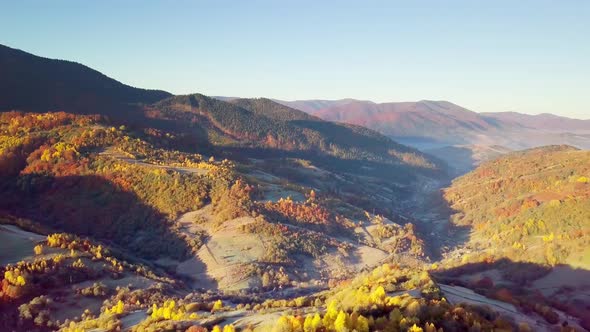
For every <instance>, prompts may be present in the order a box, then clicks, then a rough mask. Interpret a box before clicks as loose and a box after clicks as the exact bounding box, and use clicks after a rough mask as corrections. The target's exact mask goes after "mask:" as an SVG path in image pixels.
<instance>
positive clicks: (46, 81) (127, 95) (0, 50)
mask: <svg viewBox="0 0 590 332" xmlns="http://www.w3.org/2000/svg"><path fill="white" fill-rule="evenodd" d="M169 96H171V94H170V93H168V92H165V91H159V90H146V89H138V88H134V87H131V86H129V85H125V84H123V83H121V82H118V81H116V80H114V79H112V78H109V77H107V76H105V75H104V74H102V73H100V72H98V71H96V70H94V69H91V68H88V67H86V66H84V65H81V64H79V63H75V62H71V61H65V60H54V59H47V58H43V57H39V56H36V55H33V54H30V53H26V52H24V51H21V50H17V49H13V48H10V47H7V46H3V45H0V110H1V111H6V110H15V109H18V110H22V111H42V112H46V111H66V112H72V113H97V112H101V113H113V114H114V113H115V112H114V111H115V110H117V109H118V106H120V105H121V104H129V103H153V102H155V101H158V100H160V99H163V98H166V97H169Z"/></svg>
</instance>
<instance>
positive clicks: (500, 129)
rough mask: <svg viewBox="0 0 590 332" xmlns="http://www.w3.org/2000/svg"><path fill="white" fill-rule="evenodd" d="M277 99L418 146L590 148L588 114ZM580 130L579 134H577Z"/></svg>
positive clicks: (446, 104) (427, 103)
mask: <svg viewBox="0 0 590 332" xmlns="http://www.w3.org/2000/svg"><path fill="white" fill-rule="evenodd" d="M282 103H284V104H286V105H291V106H292V107H296V108H297V107H299V108H300V109H302V110H304V111H307V112H309V113H310V114H313V115H315V116H318V117H320V118H322V119H325V120H330V121H338V122H345V123H353V124H357V125H362V126H366V127H368V128H371V129H374V130H377V131H379V132H381V133H383V134H384V135H387V136H390V137H394V138H395V139H397V140H399V141H400V142H403V143H405V144H409V145H412V146H415V147H418V148H420V149H429V148H436V147H442V146H445V145H456V144H459V145H474V144H476V145H500V146H504V147H507V148H510V149H523V148H530V147H534V146H542V145H547V144H571V145H574V146H578V147H580V148H590V140H589V137H588V136H587V135H588V134H590V121H589V120H577V119H569V118H565V117H560V116H556V115H552V114H541V115H526V114H520V113H514V112H504V113H502V112H500V113H476V112H473V111H470V110H468V109H466V108H463V107H461V106H458V105H455V104H453V103H450V102H447V101H427V100H423V101H418V102H399V103H373V102H370V101H358V100H348V99H345V100H338V101H333V102H328V101H322V103H318V101H316V100H310V101H307V102H305V101H297V102H284V101H283V102H282ZM318 105H319V106H318ZM316 106H317V107H316ZM580 134H581V135H582V136H578V135H580Z"/></svg>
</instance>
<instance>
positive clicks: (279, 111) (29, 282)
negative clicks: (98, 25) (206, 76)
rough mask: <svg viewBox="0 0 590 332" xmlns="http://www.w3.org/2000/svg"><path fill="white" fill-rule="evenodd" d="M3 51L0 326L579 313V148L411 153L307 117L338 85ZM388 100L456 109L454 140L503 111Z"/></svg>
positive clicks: (568, 316) (584, 297)
mask: <svg viewBox="0 0 590 332" xmlns="http://www.w3.org/2000/svg"><path fill="white" fill-rule="evenodd" d="M0 51H1V52H0V65H1V66H2V67H0V68H6V67H8V65H7V64H9V63H10V64H13V65H12V66H11V67H10V70H6V71H5V73H6V75H3V76H1V77H0V83H1V84H0V87H2V86H5V87H10V89H12V90H10V89H8V88H7V90H4V94H3V95H2V96H1V97H2V98H1V100H2V103H0V107H1V109H0V110H1V111H2V112H1V113H0V180H1V181H0V195H1V197H2V199H1V200H0V263H1V266H0V272H1V274H0V277H1V278H2V281H1V289H0V329H1V330H7V331H11V330H23V331H53V330H60V331H66V332H67V331H119V330H125V331H191V332H194V331H208V330H211V331H215V332H220V331H223V332H232V331H277V332H282V331H296V332H303V331H305V332H308V331H338V332H341V331H357V332H365V331H367V332H368V331H412V332H419V331H429V332H430V331H441V330H442V331H583V330H584V329H588V328H589V326H590V325H589V324H590V320H589V317H590V307H589V306H588V304H589V303H590V302H589V298H590V293H589V291H590V284H589V283H588V280H590V278H589V275H588V273H589V272H588V270H587V269H590V256H589V254H590V252H589V251H588V249H587V248H588V245H589V244H590V243H589V241H590V223H589V221H590V215H589V213H590V206H589V204H590V180H589V179H588V178H589V177H590V168H589V167H588V165H590V154H589V152H588V151H585V150H580V149H578V148H575V147H572V146H568V145H553V146H546V147H538V148H533V149H527V150H524V151H516V150H521V149H522V146H520V147H517V146H514V145H511V144H506V145H510V147H504V146H503V145H488V144H479V143H480V142H479V141H476V142H473V141H471V140H469V142H463V141H461V142H459V141H452V142H451V141H445V144H447V143H452V145H453V146H449V145H440V146H438V145H436V144H433V145H430V146H428V149H426V148H424V147H425V146H426V145H428V144H430V143H433V142H435V141H436V140H435V137H423V138H421V139H419V140H417V141H418V142H421V143H425V144H426V145H423V146H422V148H423V149H422V150H423V151H420V150H418V149H416V148H412V147H409V146H406V145H403V144H400V142H397V141H395V140H392V139H391V138H390V137H389V136H394V135H393V134H394V133H393V132H383V131H382V132H381V133H379V132H378V131H374V130H372V129H368V128H365V127H362V126H360V125H363V126H367V127H372V126H371V125H370V123H354V121H351V122H353V123H352V124H350V123H340V122H331V121H327V120H324V119H322V118H323V117H324V116H320V117H317V116H316V115H320V114H327V113H326V112H327V111H323V109H324V108H325V107H328V106H327V105H331V103H329V102H328V101H322V102H319V101H318V102H315V103H313V105H312V106H313V107H312V106H309V103H303V102H300V103H299V104H297V105H292V106H294V107H300V108H301V107H304V106H302V105H308V106H307V107H308V109H304V111H305V112H304V111H300V110H297V109H295V108H291V107H290V106H285V105H284V103H277V102H275V101H273V100H271V99H266V98H256V99H249V98H220V97H217V98H212V97H208V96H205V95H202V94H189V95H174V96H173V95H171V94H168V93H166V92H163V91H158V90H143V89H136V88H133V87H130V86H127V85H124V84H122V83H120V82H117V81H115V80H112V79H110V78H108V77H106V76H104V75H102V74H100V73H98V72H95V71H93V70H91V69H90V68H88V67H84V66H82V65H79V64H76V63H72V62H67V61H62V60H51V59H45V58H39V57H36V56H34V55H31V54H28V53H25V52H22V51H19V50H14V49H10V48H8V47H3V46H0ZM31 66H38V67H39V71H38V74H39V77H40V78H31V77H30V76H27V75H22V76H21V74H22V71H26V70H27V68H31ZM19 68H20V69H19ZM64 68H67V70H66V69H64ZM19 70H20V71H21V72H19ZM56 72H57V73H60V75H56V76H57V77H56V78H55V80H56V81H57V82H53V80H51V79H50V78H51V77H53V75H54V73H56ZM68 72H70V73H72V72H73V73H76V74H75V75H74V76H78V77H84V78H85V79H84V80H73V79H71V77H68V76H67V73H68ZM13 81H18V82H19V83H18V85H14V84H11V83H10V82H13ZM47 81H49V82H50V83H51V84H50V83H47ZM44 82H45V83H44ZM20 89H24V90H26V91H28V92H29V93H30V94H31V95H33V96H35V95H39V96H41V97H39V98H37V99H35V100H34V102H33V101H30V100H28V99H26V98H22V94H18V93H16V92H15V90H19V91H20ZM45 90H47V91H50V95H51V98H44V97H43V96H45V95H44V94H43V93H42V91H45ZM87 94H91V95H92V98H86V97H88V95H87ZM83 96H86V97H83ZM351 102H354V103H355V105H357V107H359V108H360V107H361V106H362V104H363V102H358V101H350V100H347V101H340V102H339V103H335V104H332V105H331V106H329V107H333V108H337V107H343V105H348V103H351ZM358 105H360V106H358ZM372 107H373V108H374V112H375V113H376V114H377V113H378V114H380V112H384V111H383V110H381V108H382V106H378V105H373V106H372ZM383 107H385V106H383ZM391 107H393V108H394V109H400V108H401V109H405V108H406V107H410V108H412V109H413V110H414V111H412V112H411V113H417V114H424V112H427V111H428V112H434V113H437V116H439V117H440V118H438V120H440V121H442V119H447V118H444V117H442V115H446V116H447V117H453V118H455V120H454V121H456V123H461V124H462V125H461V126H458V127H455V126H454V125H451V124H448V126H446V127H445V126H440V124H439V125H438V127H437V128H438V129H437V130H439V131H438V133H440V131H441V130H446V131H449V130H450V129H449V128H451V129H453V128H454V129H456V130H453V131H454V132H453V133H448V134H449V136H448V137H446V138H449V139H450V137H451V136H453V135H459V134H460V135H463V137H468V136H469V135H471V134H472V133H473V131H477V132H481V131H486V130H490V131H496V130H497V128H499V127H502V126H503V125H500V124H499V123H497V122H494V121H491V120H490V119H491V118H488V117H486V118H485V119H483V120H482V116H481V115H479V114H476V113H474V112H471V113H470V111H468V110H461V112H463V113H461V114H463V115H465V114H467V115H465V116H467V117H468V119H465V118H456V114H457V112H456V111H457V110H456V109H455V107H458V106H456V105H453V104H450V103H447V102H420V103H418V104H412V105H408V104H403V105H393V106H391ZM320 108H321V109H320ZM320 111H321V112H320ZM306 112H308V113H309V114H308V113H306ZM347 112H348V111H346V112H345V111H342V112H340V113H338V114H340V115H339V118H338V119H333V120H338V121H342V122H349V121H348V120H347V118H346V116H347ZM394 113H395V112H394ZM472 113H473V114H472ZM415 115H416V114H413V115H412V116H415ZM386 118H387V117H386ZM380 119H383V118H380ZM412 119H414V120H413V122H412V123H414V124H415V125H416V126H418V125H420V126H423V125H424V124H426V123H429V122H428V121H426V120H420V121H418V120H416V119H415V118H412ZM447 120H448V119H447ZM447 120H445V121H447ZM465 121H467V122H468V123H470V125H469V126H468V127H470V128H471V129H470V130H471V131H469V134H465V126H464V124H465ZM482 121H483V122H482ZM503 121H507V120H503ZM453 123H455V122H453ZM431 125H433V126H434V124H432V123H431ZM536 125H537V126H541V124H539V123H537V124H536ZM519 126H520V125H519ZM568 126H569V124H568ZM445 128H446V129H445ZM494 128H495V129H494ZM584 128H585V127H584ZM373 129H376V130H379V129H378V128H373ZM418 129H420V130H421V131H425V132H430V133H433V134H437V131H436V130H428V129H427V128H426V129H425V128H424V127H420V128H418V127H416V128H414V129H412V130H418ZM382 130H383V129H382ZM412 130H408V131H405V132H403V134H404V135H406V136H404V137H406V138H408V137H410V136H411V137H414V136H413V135H414V134H415V133H414V132H412ZM522 130H523V132H524V131H525V129H522ZM527 130H528V129H527ZM536 133H537V134H539V133H540V132H536ZM399 134H400V133H399V132H396V133H395V135H399ZM497 134H498V135H500V136H502V135H503V134H502V132H498V133H497ZM437 135H438V134H437ZM539 135H540V134H539ZM560 135H561V134H560ZM579 135H581V136H579V137H584V136H583V134H579ZM396 137H397V136H396ZM576 137H578V136H576ZM506 142H507V141H506ZM506 142H504V143H506ZM513 150H515V151H513Z"/></svg>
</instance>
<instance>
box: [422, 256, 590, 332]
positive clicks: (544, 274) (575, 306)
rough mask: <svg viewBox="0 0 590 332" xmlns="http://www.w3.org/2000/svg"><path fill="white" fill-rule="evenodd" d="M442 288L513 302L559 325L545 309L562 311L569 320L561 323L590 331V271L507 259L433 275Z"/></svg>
mask: <svg viewBox="0 0 590 332" xmlns="http://www.w3.org/2000/svg"><path fill="white" fill-rule="evenodd" d="M432 275H433V277H434V279H435V280H436V281H437V282H438V283H440V284H448V285H456V286H462V287H466V288H470V289H472V290H474V291H475V292H476V293H479V294H481V295H484V296H486V297H489V298H493V299H496V300H500V301H504V302H509V303H512V304H514V305H515V306H517V307H519V308H520V309H521V310H522V311H523V312H525V313H530V312H536V313H537V314H539V315H541V316H543V317H545V319H548V321H549V322H551V323H552V324H554V323H555V320H556V317H558V316H556V315H555V314H554V313H551V312H550V311H549V310H545V309H542V306H550V307H552V308H554V309H557V310H560V311H562V312H564V313H565V315H566V316H562V317H558V318H559V319H558V320H559V323H561V324H563V323H564V321H566V322H567V321H568V320H569V321H570V323H571V322H572V321H573V317H575V318H577V319H580V320H581V321H580V325H581V326H582V327H584V328H586V329H589V328H590V292H588V290H589V289H590V271H588V270H586V269H579V268H574V267H571V266H569V265H564V264H562V265H557V266H553V267H552V266H547V265H541V264H537V263H530V262H514V261H512V260H510V259H507V258H503V259H499V260H496V261H493V262H477V263H467V264H464V265H461V266H457V267H452V268H448V269H441V270H438V271H436V272H432Z"/></svg>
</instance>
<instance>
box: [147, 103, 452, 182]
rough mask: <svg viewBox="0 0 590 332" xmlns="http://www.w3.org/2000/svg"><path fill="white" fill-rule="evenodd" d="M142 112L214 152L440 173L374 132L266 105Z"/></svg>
mask: <svg viewBox="0 0 590 332" xmlns="http://www.w3.org/2000/svg"><path fill="white" fill-rule="evenodd" d="M146 112H149V113H150V114H151V116H152V117H154V118H159V119H166V120H168V121H176V122H178V123H183V124H190V126H191V128H192V129H191V130H193V131H198V132H201V133H204V134H206V135H207V137H208V138H209V142H210V143H212V144H213V145H216V146H223V147H227V148H250V149H258V150H261V149H262V150H267V152H268V150H269V149H271V150H273V151H275V152H276V153H277V154H276V155H277V156H278V155H280V153H279V152H281V153H285V152H287V153H288V154H290V155H292V156H300V155H301V154H302V153H303V154H305V157H313V156H315V157H319V156H325V157H331V158H337V159H340V160H348V161H354V160H356V161H364V162H372V163H378V164H385V165H390V166H391V165H406V166H408V167H412V168H415V169H416V170H427V171H429V172H430V171H433V170H437V169H440V168H442V165H441V164H440V163H439V162H438V161H435V160H433V159H432V158H430V157H428V156H427V155H425V154H422V153H421V152H419V151H417V150H414V149H412V148H409V147H406V146H403V145H401V144H398V143H395V142H394V141H392V140H391V139H389V138H387V137H385V136H383V135H381V134H379V133H377V132H375V131H372V130H369V129H366V128H363V127H360V126H354V125H345V124H337V123H333V122H328V121H323V120H321V119H318V118H316V117H313V116H310V115H307V114H305V113H303V112H301V111H297V110H294V109H291V108H289V107H286V106H283V105H280V104H277V103H275V102H273V101H271V100H269V99H237V100H234V101H231V102H225V101H221V100H218V99H215V98H211V97H207V96H204V95H201V94H193V95H184V96H174V97H170V98H167V99H164V100H162V101H159V102H157V103H155V104H153V105H151V106H149V107H148V109H147V110H146ZM250 151H252V150H250ZM258 152H260V151H258ZM253 153H254V152H253ZM390 171H391V170H390ZM406 171H407V170H406Z"/></svg>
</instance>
